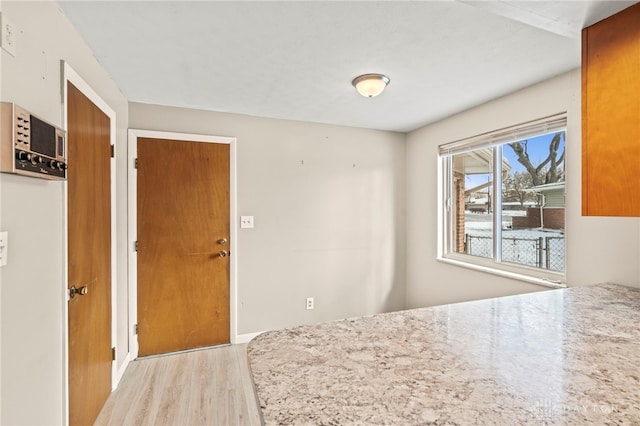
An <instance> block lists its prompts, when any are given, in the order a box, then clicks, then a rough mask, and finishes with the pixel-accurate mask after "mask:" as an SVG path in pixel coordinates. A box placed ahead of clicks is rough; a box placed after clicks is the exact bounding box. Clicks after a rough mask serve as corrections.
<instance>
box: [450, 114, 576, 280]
mask: <svg viewBox="0 0 640 426" xmlns="http://www.w3.org/2000/svg"><path fill="white" fill-rule="evenodd" d="M565 133H566V116H565V115H564V114H562V115H556V116H551V117H546V118H544V119H541V120H536V121H532V122H529V123H525V124H522V125H519V126H515V127H511V128H507V129H501V130H498V131H495V132H491V133H487V134H483V135H479V136H476V137H473V138H469V139H464V140H460V141H456V142H452V143H448V144H445V145H441V146H440V158H441V161H442V166H443V167H442V169H441V170H442V171H443V173H444V175H443V183H444V191H443V194H444V197H443V203H442V205H443V210H444V211H443V218H444V220H443V224H442V225H443V226H442V229H443V231H444V238H443V239H442V241H443V244H444V247H442V251H441V252H442V257H443V258H445V259H451V260H455V261H460V262H463V263H465V264H469V265H471V266H473V265H476V266H481V267H483V268H489V270H495V271H496V272H498V271H505V272H509V273H512V274H513V273H515V274H520V275H523V276H524V277H533V278H536V279H546V280H548V281H552V282H557V281H558V280H561V279H562V277H563V275H564V269H565V262H564V260H565V232H564V228H565V226H564V225H565V196H564V195H565V140H566V139H565Z"/></svg>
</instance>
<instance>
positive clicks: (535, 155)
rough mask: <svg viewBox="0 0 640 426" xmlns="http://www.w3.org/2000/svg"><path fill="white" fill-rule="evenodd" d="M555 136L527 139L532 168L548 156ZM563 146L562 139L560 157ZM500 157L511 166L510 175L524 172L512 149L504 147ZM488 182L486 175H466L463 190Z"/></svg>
mask: <svg viewBox="0 0 640 426" xmlns="http://www.w3.org/2000/svg"><path fill="white" fill-rule="evenodd" d="M555 134H556V132H552V133H548V134H545V135H540V136H536V137H534V138H529V139H528V140H529V142H528V144H527V148H528V149H527V152H528V153H529V158H530V160H531V163H532V164H533V165H534V166H537V165H538V164H540V163H541V162H542V161H543V160H544V159H545V158H547V155H548V154H549V143H550V142H551V139H553V135H555ZM564 145H565V138H562V141H561V143H560V148H559V149H558V156H560V154H561V153H562V152H563V151H564ZM502 155H503V156H505V157H506V158H507V160H508V161H509V164H510V165H511V170H510V172H509V174H510V175H513V173H515V172H523V171H526V169H525V168H524V166H523V165H522V164H520V163H518V157H517V156H516V154H515V153H514V152H513V149H512V148H511V147H510V146H507V145H504V147H503V149H502ZM562 168H564V163H563V164H562ZM489 180H491V178H490V176H489V175H487V174H481V175H467V177H466V180H465V189H469V188H473V187H475V186H478V185H481V184H482V183H485V182H487V181H489Z"/></svg>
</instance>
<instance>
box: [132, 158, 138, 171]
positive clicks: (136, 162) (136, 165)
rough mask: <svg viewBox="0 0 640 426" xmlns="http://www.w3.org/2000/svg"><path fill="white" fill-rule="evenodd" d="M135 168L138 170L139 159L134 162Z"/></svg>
mask: <svg viewBox="0 0 640 426" xmlns="http://www.w3.org/2000/svg"><path fill="white" fill-rule="evenodd" d="M133 167H135V168H136V169H137V168H138V159H137V158H136V159H134V160H133Z"/></svg>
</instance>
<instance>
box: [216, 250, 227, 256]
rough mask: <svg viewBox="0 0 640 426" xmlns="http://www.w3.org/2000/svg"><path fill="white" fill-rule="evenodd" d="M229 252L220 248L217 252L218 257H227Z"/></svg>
mask: <svg viewBox="0 0 640 426" xmlns="http://www.w3.org/2000/svg"><path fill="white" fill-rule="evenodd" d="M228 254H229V253H228V252H227V251H226V250H220V253H218V257H227V255H228Z"/></svg>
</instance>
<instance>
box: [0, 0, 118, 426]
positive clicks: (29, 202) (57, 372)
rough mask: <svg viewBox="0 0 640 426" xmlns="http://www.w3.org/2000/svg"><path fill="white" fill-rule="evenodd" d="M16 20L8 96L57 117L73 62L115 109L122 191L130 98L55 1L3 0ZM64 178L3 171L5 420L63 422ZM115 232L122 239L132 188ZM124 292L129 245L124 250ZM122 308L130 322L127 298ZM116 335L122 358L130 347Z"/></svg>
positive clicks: (6, 69)
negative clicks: (65, 67)
mask: <svg viewBox="0 0 640 426" xmlns="http://www.w3.org/2000/svg"><path fill="white" fill-rule="evenodd" d="M2 12H3V14H6V16H7V17H9V18H10V19H11V20H12V21H13V22H14V23H15V24H16V26H17V28H18V37H17V49H18V52H17V56H16V57H15V58H14V57H11V56H10V55H8V54H7V53H6V52H4V51H2V81H1V86H2V100H3V101H11V102H15V103H17V104H19V105H21V106H23V107H25V108H27V109H28V110H31V111H32V112H33V113H35V114H37V115H40V116H42V117H43V118H45V119H47V120H49V121H51V122H53V123H55V124H57V125H59V126H61V125H62V117H63V110H62V97H61V87H62V86H61V79H62V77H61V65H60V61H61V60H65V61H67V62H68V63H69V64H70V65H71V66H72V67H73V68H74V69H75V71H76V72H78V73H79V74H80V76H82V77H83V78H84V79H85V80H86V81H87V82H88V83H89V84H90V85H91V86H92V87H93V89H94V90H95V91H96V92H97V93H98V94H100V95H101V96H102V97H103V98H104V99H105V101H106V102H107V103H108V104H109V105H110V106H111V107H112V108H113V109H114V110H115V111H116V113H117V125H118V144H117V151H118V159H117V160H118V162H119V163H120V165H119V167H120V168H121V169H122V172H121V173H119V177H118V188H119V190H120V191H121V193H123V194H124V193H126V180H125V178H126V171H125V167H126V161H125V159H126V128H127V119H128V111H127V108H128V104H127V102H126V100H125V98H124V97H123V95H122V94H121V93H120V91H119V90H118V88H117V87H116V85H115V84H114V82H113V81H112V80H111V78H110V77H109V76H108V75H107V73H106V72H105V71H104V69H103V68H102V67H101V66H100V64H99V63H98V62H97V61H96V60H95V58H94V57H93V54H92V52H91V51H90V50H89V49H88V47H87V46H86V45H85V44H84V42H83V40H82V39H81V38H80V37H79V35H78V34H77V33H76V31H75V29H74V28H73V27H72V26H71V25H70V23H69V22H68V21H67V19H66V18H65V17H64V16H63V15H62V13H61V12H60V11H59V9H58V6H57V4H56V3H54V2H51V1H45V2H25V1H22V2H13V1H3V2H2ZM63 185H64V184H63V183H61V182H47V181H44V180H40V179H32V178H26V177H20V176H14V175H8V174H2V175H0V187H1V189H2V190H1V195H0V197H1V198H0V200H1V206H2V208H1V219H2V220H1V222H0V228H1V229H3V230H7V231H9V238H10V241H11V245H10V250H9V264H8V265H7V266H6V267H3V268H2V269H1V270H0V271H1V279H2V281H1V283H2V298H1V300H0V302H1V303H0V310H1V311H0V312H1V315H2V324H1V336H2V339H1V340H2V358H1V362H2V365H1V368H2V379H1V381H2V383H1V388H2V399H1V407H2V417H1V419H0V423H2V424H7V425H8V424H11V425H18V424H29V425H36V424H63V423H64V422H65V419H64V410H63V407H64V404H65V402H64V396H63V392H64V388H63V384H64V380H65V378H64V370H63V356H64V352H63V351H64V348H63V341H64V335H65V333H66V331H65V330H64V326H63V324H64V318H63V312H64V303H66V302H65V301H64V300H65V299H64V297H65V296H64V289H65V286H66V283H65V282H64V279H63V272H64V268H65V265H64V252H63V223H64V220H63ZM122 200H123V202H122V203H120V206H119V207H120V213H119V214H118V233H119V235H123V238H122V239H121V240H122V243H123V244H124V241H126V202H125V201H124V200H126V197H123V198H122ZM118 264H119V271H118V280H119V284H120V286H122V291H120V293H121V294H125V293H126V291H125V290H126V251H125V250H124V249H121V251H120V253H119V256H118ZM120 306H121V307H122V309H123V310H124V318H125V321H124V323H125V326H126V304H125V303H122V304H121V305H120ZM122 336H124V341H120V342H119V343H118V352H119V360H121V358H122V357H123V355H122V352H123V351H124V352H126V351H127V341H126V336H127V334H126V331H125V332H124V333H123V334H122Z"/></svg>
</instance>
